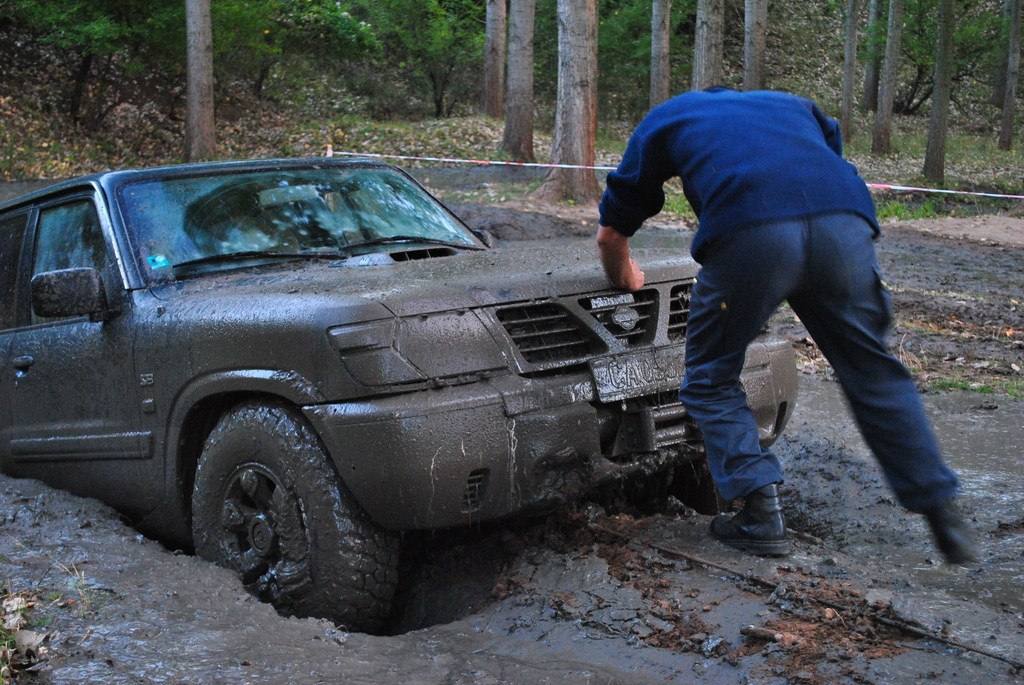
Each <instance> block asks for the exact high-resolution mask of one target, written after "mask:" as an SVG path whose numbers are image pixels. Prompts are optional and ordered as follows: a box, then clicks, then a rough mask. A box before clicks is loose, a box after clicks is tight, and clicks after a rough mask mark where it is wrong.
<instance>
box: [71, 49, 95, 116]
mask: <svg viewBox="0 0 1024 685" xmlns="http://www.w3.org/2000/svg"><path fill="white" fill-rule="evenodd" d="M92 59H93V58H92V55H82V61H81V62H79V63H78V70H77V71H76V72H75V80H74V86H73V87H72V89H71V102H70V103H69V106H68V110H69V113H70V114H71V120H72V121H73V122H75V123H76V124H77V123H79V122H80V121H81V120H82V99H83V98H84V97H85V82H86V81H87V80H89V72H90V71H92Z"/></svg>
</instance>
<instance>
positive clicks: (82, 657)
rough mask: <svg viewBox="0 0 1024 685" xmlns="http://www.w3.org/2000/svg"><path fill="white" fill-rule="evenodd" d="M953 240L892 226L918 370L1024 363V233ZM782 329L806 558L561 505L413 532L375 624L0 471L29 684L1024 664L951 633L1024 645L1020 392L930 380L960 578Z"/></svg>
mask: <svg viewBox="0 0 1024 685" xmlns="http://www.w3.org/2000/svg"><path fill="white" fill-rule="evenodd" d="M566 220H567V221H569V222H570V223H569V224H559V223H553V224H552V226H553V228H551V230H552V231H555V232H559V231H566V230H567V231H568V232H569V233H570V234H573V233H586V232H587V231H588V230H592V224H590V228H589V229H588V227H587V226H584V225H583V224H582V223H581V222H582V221H583V220H588V219H580V218H575V219H574V218H572V217H568V218H567V219H566ZM588 221H591V220H588ZM515 223H516V222H515V221H512V222H509V223H508V225H509V226H514V225H515ZM566 226H569V228H568V229H566ZM572 226H576V227H577V228H572ZM559 227H560V228H559ZM504 230H512V229H504ZM665 230H666V229H665V228H661V229H657V230H656V235H655V238H656V239H663V238H664V237H665V236H664V234H663V233H662V232H663V231H665ZM496 232H497V233H499V237H510V236H501V235H500V233H501V229H499V230H497V231H496ZM935 233H939V234H940V235H938V236H936V235H935ZM941 233H942V232H941V231H935V230H933V233H932V234H928V233H925V232H922V231H919V230H906V229H904V228H901V227H896V226H887V227H886V236H885V237H884V238H883V240H882V241H881V242H880V243H879V254H880V260H881V262H882V267H883V271H884V272H885V273H886V277H887V279H888V281H889V283H890V286H891V287H892V290H893V293H894V300H895V304H896V308H897V314H898V323H897V328H896V335H895V336H894V341H895V342H894V344H895V345H896V347H897V349H898V350H899V349H902V350H903V351H904V354H908V355H914V358H916V360H918V362H919V363H920V368H921V371H920V372H919V377H923V376H924V375H925V374H935V378H939V379H954V378H955V379H961V380H962V382H963V383H965V384H970V383H983V384H992V383H995V382H997V381H998V382H1005V381H1013V380H1014V379H1016V378H1019V372H1018V371H1015V370H1014V369H1013V365H1014V364H1015V365H1017V366H1018V367H1020V366H1024V361H1022V354H1024V350H1022V349H1021V347H1024V345H1018V344H1017V343H1018V342H1020V341H1021V340H1022V338H1021V337H1020V335H1019V332H1020V331H1021V330H1022V329H1024V325H1022V324H1021V322H1020V307H1019V306H1018V305H1017V304H1014V303H1013V301H1014V300H1016V301H1017V302H1024V286H1022V284H1021V279H1020V276H1019V274H1020V273H1021V272H1022V267H1024V250H1022V249H1021V248H1018V247H1015V246H1012V245H1010V244H1009V243H1008V242H1006V241H1004V243H1003V244H1001V245H997V246H994V245H991V244H984V243H981V242H980V241H976V240H973V239H971V238H967V239H964V240H960V239H959V238H958V237H955V238H949V237H942V235H941ZM530 237H538V238H539V237H543V236H541V235H538V236H530ZM953 317H955V318H953ZM775 325H776V327H777V329H778V330H779V331H781V332H783V333H785V334H787V335H789V336H790V337H791V338H792V339H794V340H795V341H796V342H797V343H798V345H799V346H800V347H799V351H800V353H801V354H802V355H803V359H804V361H803V365H802V368H803V370H804V371H805V374H804V381H805V383H804V385H803V387H802V390H801V393H802V394H801V399H800V406H799V407H798V413H797V414H796V415H795V416H794V419H793V422H792V423H791V425H790V429H789V430H788V432H787V437H786V438H785V439H784V440H783V441H781V443H780V445H779V454H780V457H781V458H782V459H783V461H784V463H785V466H786V469H787V474H788V482H787V485H786V492H785V494H786V497H787V501H788V502H789V512H790V519H789V522H790V525H791V527H794V528H797V529H799V530H803V531H807V532H809V533H812V534H813V535H814V536H817V537H820V538H822V540H820V541H816V540H815V539H814V538H813V537H808V536H803V537H801V538H800V539H798V540H797V541H796V543H795V547H796V550H795V551H794V553H793V554H791V555H790V556H789V557H788V558H786V559H782V560H778V559H775V560H771V559H754V558H751V557H747V556H744V555H742V554H740V553H738V552H735V551H734V550H730V549H728V548H725V547H722V546H720V545H718V544H717V543H715V542H713V541H711V540H709V539H708V537H707V535H706V533H705V530H706V526H707V523H708V520H709V517H707V516H702V515H699V514H695V513H694V512H692V511H690V510H687V509H685V508H682V507H675V508H672V507H670V508H669V509H667V510H665V511H663V512H660V513H656V514H650V513H649V512H644V511H643V510H642V509H639V508H637V506H636V503H635V502H634V503H630V502H629V501H627V498H625V497H622V498H619V499H618V500H616V499H614V498H613V499H612V500H611V501H607V500H606V501H604V502H603V505H604V506H600V505H598V504H596V503H589V504H587V503H584V504H583V505H581V506H580V507H579V508H576V509H574V510H572V511H568V512H561V513H559V514H557V515H554V516H552V517H549V518H546V519H541V520H530V521H516V522H510V523H508V524H506V525H502V526H493V527H485V528H481V529H478V530H473V531H461V532H456V533H443V534H436V535H420V536H409V538H408V539H407V541H406V542H407V545H408V548H409V549H410V555H409V558H408V559H407V561H406V563H405V567H404V568H403V571H404V573H405V581H404V585H403V588H402V612H401V613H400V614H399V615H397V616H396V617H395V621H394V629H395V631H396V632H400V633H401V634H398V635H395V636H393V637H371V636H366V635H359V634H347V633H346V632H345V631H344V628H343V627H337V626H333V625H330V624H328V623H326V622H323V621H314V620H306V619H294V618H292V619H288V618H282V617H280V616H278V615H276V614H275V613H274V611H273V610H272V609H271V608H270V607H269V606H266V605H262V604H259V603H258V602H256V601H255V600H253V599H252V598H250V597H249V596H247V595H246V594H244V592H243V591H242V589H241V586H240V584H239V582H238V581H237V579H235V578H234V577H233V576H232V575H231V574H229V573H227V572H226V571H222V570H220V569H217V568H215V567H212V566H210V565H209V564H207V563H205V562H202V561H199V560H197V559H194V558H192V557H189V556H183V555H178V554H174V553H172V552H170V551H168V550H165V549H164V548H162V547H161V546H160V545H159V544H157V543H154V542H152V541H148V540H146V539H144V538H142V537H141V536H139V535H137V534H136V533H135V532H134V531H132V530H131V529H130V528H128V527H126V526H125V525H124V524H122V523H121V522H120V521H119V520H118V517H117V516H116V514H114V513H113V512H111V511H110V510H109V509H107V508H106V507H104V506H103V505H100V504H98V503H96V502H94V501H89V500H82V499H79V498H76V497H73V496H70V495H67V494H66V493H62V492H57V491H53V490H50V489H49V488H46V487H45V486H42V485H40V484H38V483H34V482H26V481H16V480H12V479H9V478H6V477H0V493H3V496H2V499H0V555H2V556H0V582H3V583H5V585H6V589H5V592H3V593H0V594H5V595H8V597H7V599H9V600H10V599H17V598H24V599H25V600H26V602H33V603H34V604H33V606H31V607H28V608H27V610H26V611H25V613H24V616H25V619H26V620H27V621H28V625H27V626H26V628H27V629H29V630H31V631H33V632H34V633H35V635H36V637H41V636H44V635H45V641H44V642H43V647H44V650H43V651H42V652H41V653H35V654H34V653H31V652H30V653H29V654H28V655H26V658H25V659H24V660H23V661H22V662H21V666H22V668H25V669H28V667H29V666H31V665H32V664H35V665H34V666H32V667H31V669H29V670H23V671H20V672H19V673H18V677H17V682H19V683H139V682H168V683H232V684H233V683H250V682H251V683H281V682H293V683H336V682H345V683H362V682H365V683H439V684H440V683H453V684H454V683H458V684H469V683H479V684H481V685H483V684H485V683H487V684H490V683H495V684H497V683H519V684H524V683H545V682H547V683H553V682H558V683H580V684H583V683H651V682H662V681H675V682H701V683H730V684H732V683H737V682H739V683H751V684H753V683H766V684H767V683H771V684H772V685H782V684H783V683H908V682H948V683H972V684H973V683H977V682H979V681H988V682H1022V681H1024V672H1022V671H1014V670H1013V668H1012V667H1011V665H1010V664H1009V663H1007V662H1006V661H999V660H998V659H995V658H991V657H989V656H984V655H982V654H980V653H978V652H972V651H970V650H967V649H964V647H963V646H959V647H958V646H954V645H953V644H950V643H949V642H942V641H941V639H942V638H943V636H944V637H945V639H947V640H956V641H960V642H962V643H970V645H972V646H975V647H977V648H978V649H981V650H985V651H989V652H991V653H992V654H994V655H996V656H1001V657H1002V658H1004V659H1007V660H1009V661H1011V662H1015V663H1020V662H1024V606H1022V605H1021V600H1020V595H1019V587H1020V586H1019V579H1020V574H1021V573H1022V567H1024V556H1022V555H1024V509H1022V500H1021V495H1020V493H1021V492H1022V491H1024V478H1022V476H1021V475H1020V473H1019V469H1018V468H1016V467H1014V466H1013V465H1012V464H1011V463H1010V461H1011V458H1013V457H1014V456H1015V455H1017V454H1019V453H1020V449H1021V448H1022V445H1021V442H1022V440H1021V434H1020V430H1019V427H1020V425H1021V424H1022V423H1024V422H1022V421H1021V414H1022V410H1021V404H1020V403H1019V402H1018V401H1016V400H1013V399H1012V398H1009V397H1006V396H1004V395H999V394H993V395H984V396H981V395H977V394H974V395H969V394H961V395H930V396H928V398H927V402H928V405H929V408H930V411H931V413H932V418H933V420H934V421H936V422H937V423H941V424H943V426H949V427H950V431H951V432H950V438H949V439H950V440H951V441H952V440H954V438H955V436H956V435H959V434H963V435H964V436H966V437H965V439H964V440H963V441H962V442H963V445H955V447H956V452H957V453H956V454H952V453H951V457H957V458H961V459H964V460H966V461H963V462H962V463H963V465H962V466H961V465H958V468H961V469H964V470H965V485H966V492H965V495H964V504H965V505H966V508H967V510H968V512H969V513H970V514H971V515H972V516H973V517H974V518H975V521H976V523H975V525H976V527H977V529H978V531H979V536H980V537H981V539H982V545H983V550H984V552H983V553H984V557H985V558H984V561H983V563H982V564H981V565H980V566H979V567H978V568H975V569H971V570H960V571H953V572H951V571H949V570H947V569H944V568H942V567H940V566H937V565H936V564H935V563H934V562H932V561H931V559H933V558H934V552H932V550H931V545H930V542H929V540H928V538H927V534H926V532H925V530H924V527H923V526H922V524H921V521H920V520H919V517H912V516H908V515H906V514H905V512H903V511H901V510H900V509H899V507H898V506H896V505H895V504H894V503H893V502H892V500H891V499H890V498H889V495H888V491H887V490H886V488H885V487H884V484H883V483H882V482H881V481H880V479H879V474H878V472H877V470H876V469H875V467H874V465H873V463H872V462H871V461H870V458H869V457H868V455H867V454H866V452H865V450H864V449H863V447H862V446H861V445H859V444H858V443H857V440H856V438H855V436H854V433H855V431H853V429H852V427H851V426H850V423H849V419H848V418H846V417H845V416H844V415H843V414H842V411H841V408H837V407H841V404H840V403H839V402H840V401H839V400H838V395H837V393H836V389H835V384H834V383H830V382H828V381H827V380H821V377H822V376H825V377H827V370H826V369H825V367H824V365H823V364H822V363H821V362H820V360H819V358H818V357H816V355H815V353H814V349H813V346H811V345H810V344H809V343H806V342H800V341H801V340H802V337H803V336H804V335H805V334H802V333H801V327H800V326H799V324H798V323H797V322H795V321H793V320H791V319H787V317H786V313H785V311H783V312H782V314H780V316H779V317H778V319H777V321H776V323H775ZM1007 331H1011V332H1010V333H1009V334H1007V333H1006V332H1007ZM901 343H902V347H901V346H900V344H901ZM905 358H907V359H908V360H910V359H911V358H910V357H905ZM924 381H925V382H928V381H929V379H927V378H925V379H924ZM1001 431H1002V432H1005V433H1006V435H1005V436H1003V437H1001V438H999V439H998V440H997V441H996V442H995V443H994V445H993V446H992V447H991V448H985V450H987V451H986V454H988V453H989V452H991V453H992V455H993V457H992V458H993V459H995V460H996V461H994V462H993V463H994V464H998V465H997V466H991V467H986V468H987V470H986V471H985V472H984V473H982V472H980V471H979V472H978V473H975V472H974V471H973V470H972V469H973V468H974V462H973V461H971V458H972V456H974V455H975V452H978V453H979V454H980V451H982V448H981V447H980V444H981V438H983V437H988V436H991V435H993V434H995V435H997V436H998V435H1002V433H1001ZM951 452H952V451H951ZM960 452H962V453H963V454H962V455H960ZM1000 459H1001V461H1000ZM978 468H981V467H980V466H979V467H978ZM999 469H1005V471H1000V470H999ZM990 476H991V477H990ZM986 479H987V480H986ZM1000 574H1001V575H1000ZM16 605H17V602H15V603H13V604H10V605H9V607H10V608H9V609H8V610H6V611H4V612H3V613H5V614H6V615H8V616H11V615H14V614H15V613H17V612H16V611H15V610H14V607H15V606H16ZM6 606H8V605H5V607H6ZM893 623H895V625H896V626H903V627H902V628H900V627H894V625H893ZM750 625H753V626H755V627H756V628H760V629H761V630H754V631H750V630H748V629H747V627H748V626H750ZM743 630H745V631H746V632H747V633H750V634H748V635H745V634H743V633H742V632H741V631H743ZM914 630H917V631H918V632H920V631H923V632H925V633H933V634H934V635H935V637H934V638H931V639H929V638H922V637H920V635H915V634H914V633H913V631H914ZM410 631H411V632H410Z"/></svg>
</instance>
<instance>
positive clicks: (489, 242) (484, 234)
mask: <svg viewBox="0 0 1024 685" xmlns="http://www.w3.org/2000/svg"><path fill="white" fill-rule="evenodd" d="M470 230H472V231H473V235H475V236H476V237H477V238H479V239H480V242H481V243H483V244H484V245H486V246H487V247H494V236H493V235H491V232H490V231H488V230H487V229H486V228H473V229H470Z"/></svg>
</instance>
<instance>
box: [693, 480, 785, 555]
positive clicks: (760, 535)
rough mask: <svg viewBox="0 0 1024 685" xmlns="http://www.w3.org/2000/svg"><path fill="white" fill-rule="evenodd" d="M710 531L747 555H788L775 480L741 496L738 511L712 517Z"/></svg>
mask: <svg viewBox="0 0 1024 685" xmlns="http://www.w3.org/2000/svg"><path fill="white" fill-rule="evenodd" d="M711 534H712V535H713V536H715V537H716V538H718V539H719V540H721V541H722V542H724V543H725V544H727V545H729V546H730V547H736V548H737V549H742V550H743V551H744V552H747V553H749V554H758V555H762V556H775V555H783V554H789V542H787V541H786V522H785V520H784V519H783V517H782V501H781V500H780V499H779V486H778V485H777V484H775V483H772V484H770V485H765V486H762V487H760V488H758V489H757V490H754V491H753V492H752V493H750V494H749V495H747V496H746V497H745V498H744V500H743V510H742V511H740V512H739V513H738V514H735V515H733V516H724V515H723V516H717V517H715V520H713V521H712V522H711Z"/></svg>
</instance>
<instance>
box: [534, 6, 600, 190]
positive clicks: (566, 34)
mask: <svg viewBox="0 0 1024 685" xmlns="http://www.w3.org/2000/svg"><path fill="white" fill-rule="evenodd" d="M596 136H597V0H558V104H557V107H556V110H555V136H554V140H553V142H552V145H551V162H552V163H553V164H567V165H575V166H594V160H595V149H594V146H595V138H596ZM534 193H535V195H536V197H538V198H541V199H544V200H549V201H560V200H574V201H576V202H579V203H581V204H582V203H592V202H596V201H597V199H598V197H599V196H600V189H599V188H598V185H597V178H596V177H595V176H594V171H593V170H592V169H552V170H551V171H549V172H548V173H547V175H546V176H545V177H544V181H543V182H542V183H541V184H540V187H539V188H537V190H536V191H534Z"/></svg>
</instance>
